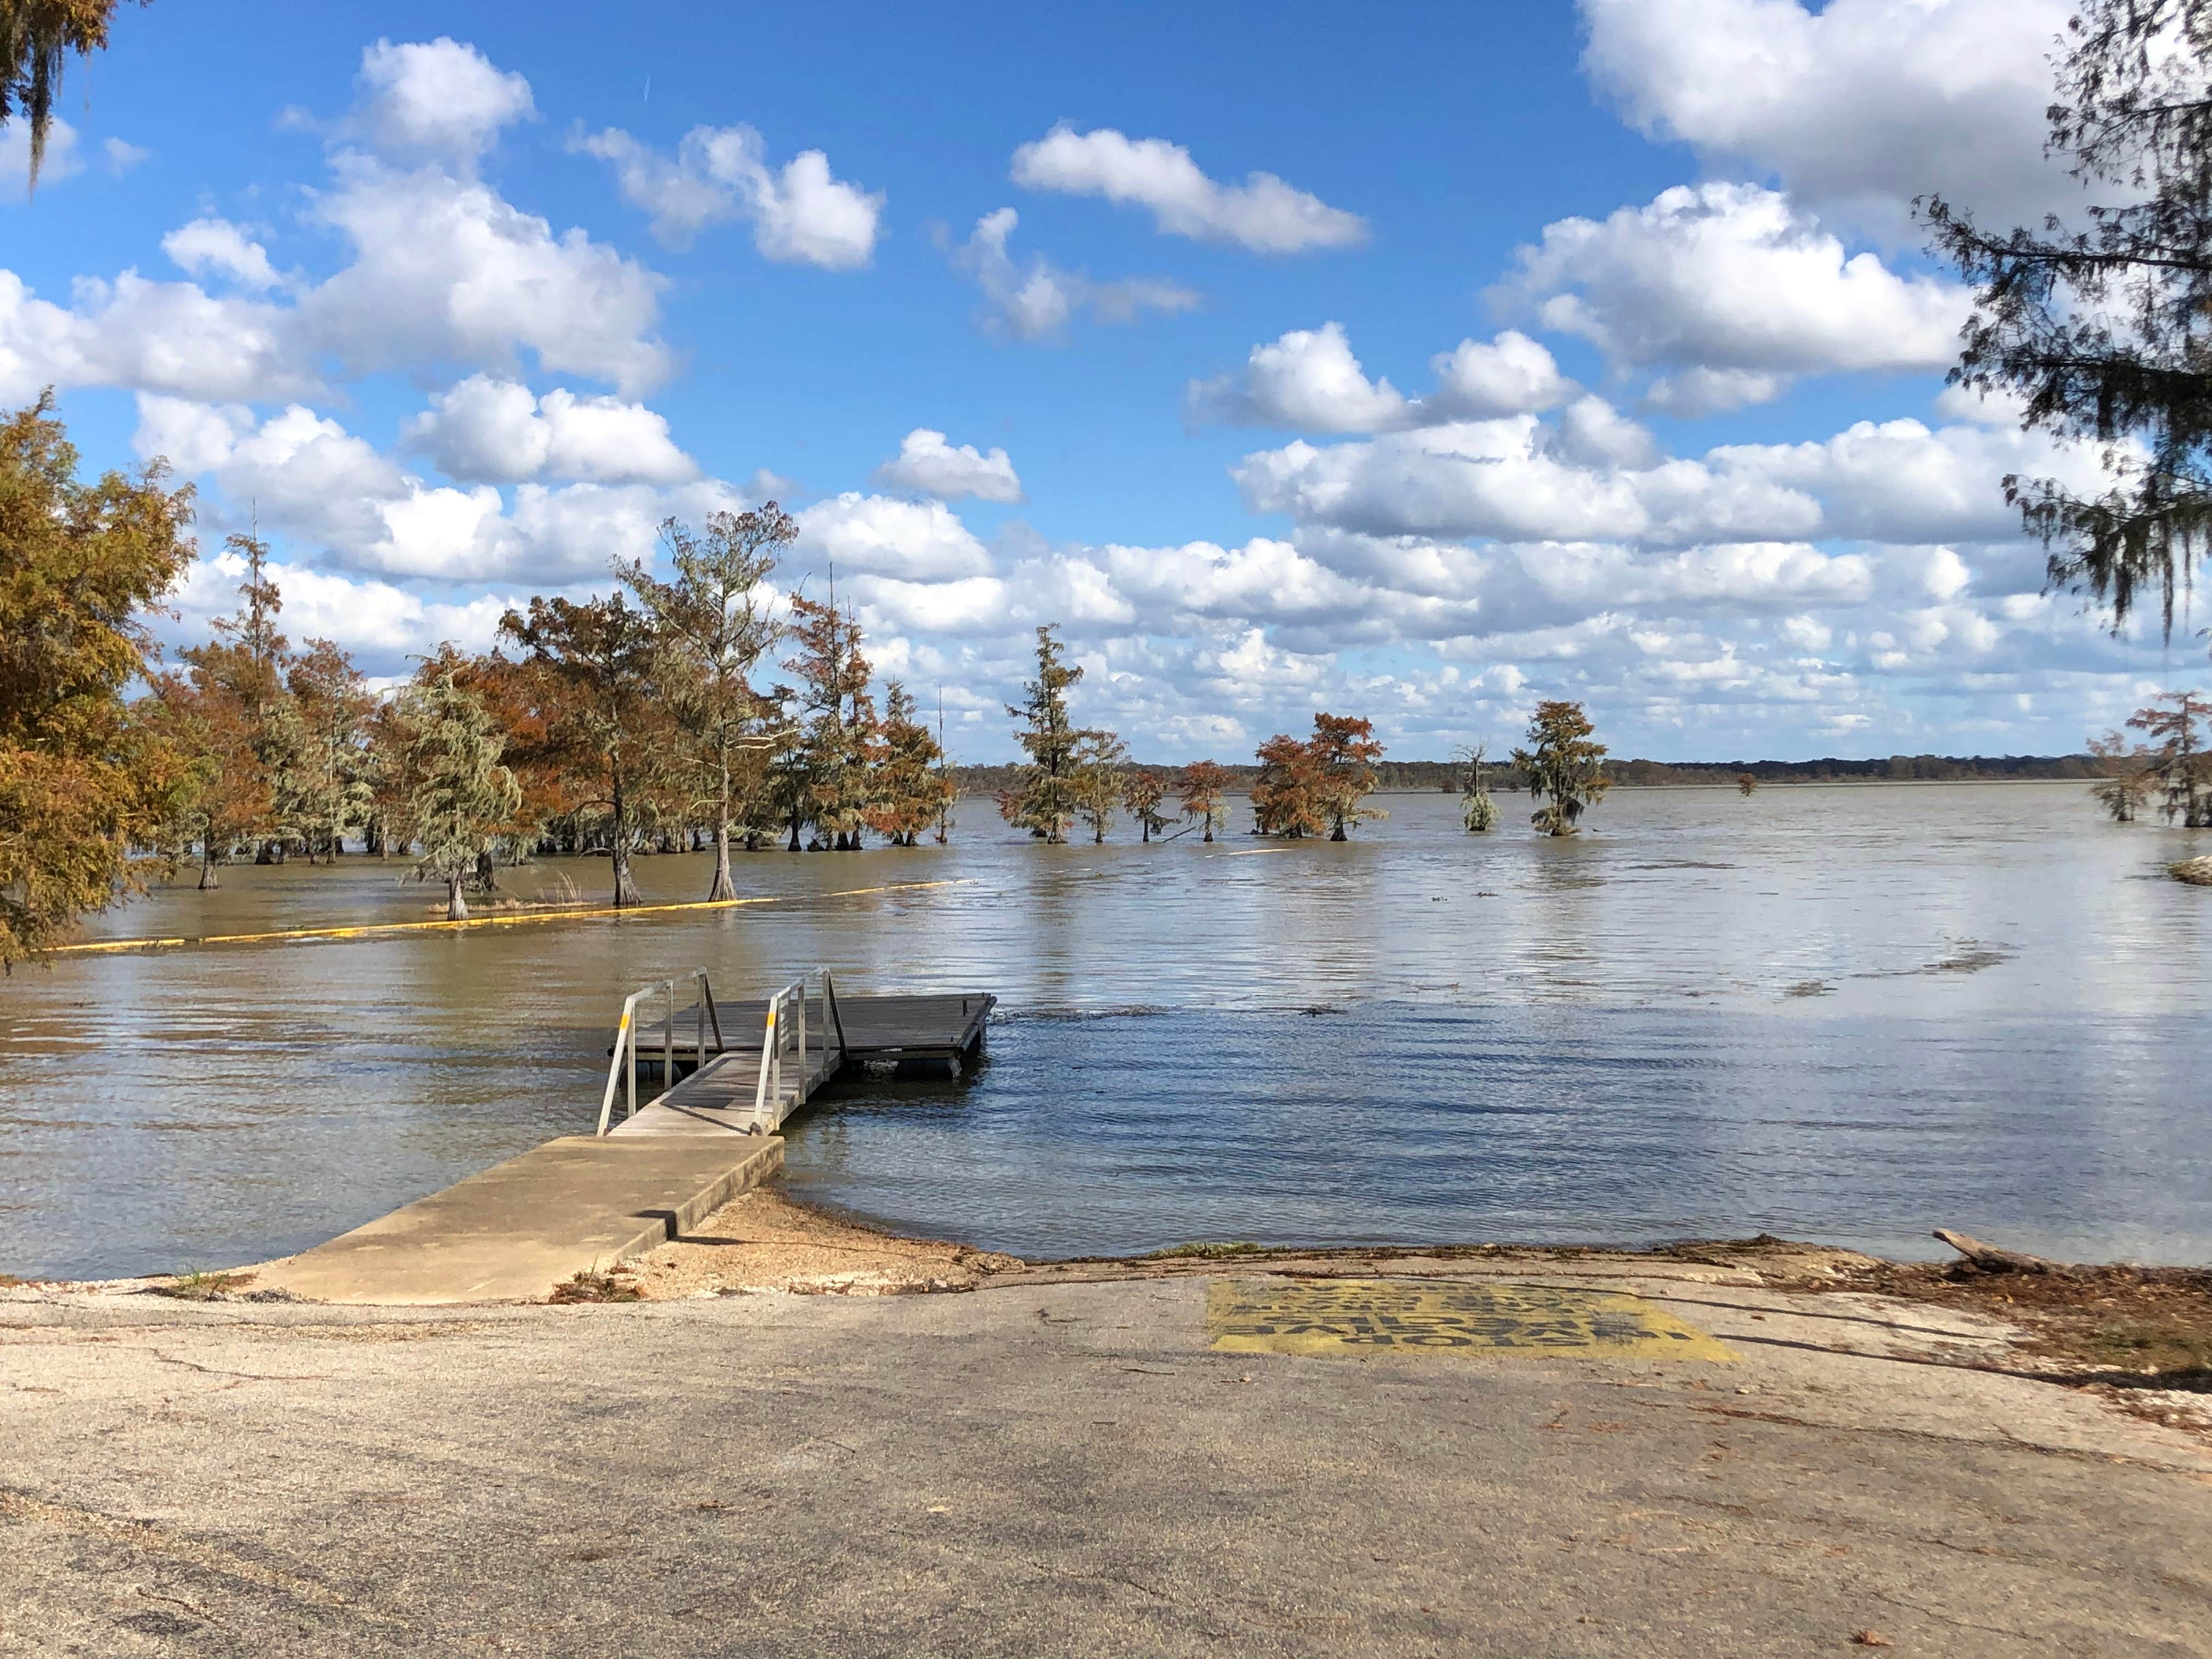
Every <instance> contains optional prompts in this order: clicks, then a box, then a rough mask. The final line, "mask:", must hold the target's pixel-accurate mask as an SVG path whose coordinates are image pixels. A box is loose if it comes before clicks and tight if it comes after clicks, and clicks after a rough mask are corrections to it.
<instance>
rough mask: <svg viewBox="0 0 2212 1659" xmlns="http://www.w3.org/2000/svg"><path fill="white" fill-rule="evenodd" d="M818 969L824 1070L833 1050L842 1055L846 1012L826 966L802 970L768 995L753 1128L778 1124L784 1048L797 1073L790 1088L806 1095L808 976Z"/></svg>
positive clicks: (772, 1128)
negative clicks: (810, 971)
mask: <svg viewBox="0 0 2212 1659" xmlns="http://www.w3.org/2000/svg"><path fill="white" fill-rule="evenodd" d="M816 975H819V977H820V978H821V981H822V1017H823V1030H822V1070H823V1075H824V1076H827V1075H828V1074H829V1072H831V1071H832V1070H834V1069H835V1066H833V1064H832V1056H833V1055H834V1056H835V1059H836V1061H838V1062H842V1060H844V1058H845V1048H846V1044H845V1017H844V1015H843V1013H842V1012H840V1011H839V1009H838V1006H837V983H836V981H835V980H834V979H832V978H831V977H830V975H829V969H827V968H817V969H815V970H814V974H813V975H808V974H801V975H799V977H798V978H797V979H795V980H793V981H791V983H790V984H788V985H787V986H785V987H783V989H781V991H778V992H777V993H776V994H775V995H774V996H772V997H770V998H769V1001H768V1015H767V1018H765V1019H764V1020H763V1022H762V1024H761V1052H760V1071H759V1073H758V1075H757V1078H756V1079H755V1080H754V1083H753V1121H752V1124H751V1126H750V1127H751V1133H754V1134H774V1133H775V1132H776V1130H777V1129H778V1128H780V1127H781V1126H782V1123H783V1119H784V1116H785V1112H784V1094H785V1088H784V1080H783V1066H784V1060H785V1057H786V1055H787V1054H788V1055H789V1056H790V1058H791V1061H792V1065H793V1071H794V1073H795V1075H794V1076H793V1081H792V1084H791V1088H790V1092H791V1093H792V1094H793V1095H795V1096H796V1097H798V1099H799V1100H800V1101H803V1100H805V1097H806V1048H807V1031H806V981H808V979H810V978H812V977H814V976H816ZM833 1043H834V1046H833ZM794 1109H796V1103H794Z"/></svg>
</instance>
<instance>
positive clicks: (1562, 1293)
mask: <svg viewBox="0 0 2212 1659" xmlns="http://www.w3.org/2000/svg"><path fill="white" fill-rule="evenodd" d="M1206 1334H1207V1336H1208V1337H1209V1338H1211V1339H1212V1346H1213V1347H1214V1348H1215V1349H1217V1350H1218V1351H1219V1352H1224V1353H1293V1354H1310V1355H1319V1356H1322V1357H1334V1358H1354V1357H1357V1356H1358V1355H1362V1354H1372V1353H1381V1352H1413V1353H1455V1354H1480V1355H1486V1356H1510V1355H1516V1354H1537V1355H1541V1354H1554V1355H1561V1356H1566V1357H1576V1356H1583V1355H1590V1356H1595V1357H1598V1358H1673V1359H1717V1360H1732V1359H1734V1358H1736V1356H1735V1354H1734V1353H1732V1352H1729V1350H1728V1349H1727V1348H1725V1347H1723V1346H1722V1345H1721V1344H1720V1343H1719V1342H1717V1341H1716V1340H1713V1338H1711V1337H1710V1336H1708V1335H1706V1334H1705V1332H1703V1331H1700V1330H1698V1329H1695V1328H1692V1327H1691V1326H1688V1325H1685V1324H1684V1323H1683V1322H1681V1321H1680V1320H1679V1319H1676V1318H1675V1317H1674V1316H1673V1315H1671V1314H1668V1313H1662V1311H1661V1310H1658V1309H1657V1308H1655V1307H1653V1306H1652V1305H1651V1304H1650V1303H1649V1302H1646V1301H1644V1299H1643V1298H1642V1297H1635V1296H1626V1295H1623V1294H1622V1293H1620V1291H1582V1290H1568V1289H1562V1288H1559V1287H1556V1286H1553V1285H1488V1284H1446V1283H1441V1282H1438V1281H1437V1280H1434V1279H1429V1280H1415V1279H1282V1280H1276V1279H1237V1280H1227V1279H1216V1280H1214V1281H1213V1282H1212V1284H1210V1285H1207V1286H1206Z"/></svg>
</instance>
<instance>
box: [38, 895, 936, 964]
mask: <svg viewBox="0 0 2212 1659" xmlns="http://www.w3.org/2000/svg"><path fill="white" fill-rule="evenodd" d="M977 880H978V878H976V877H974V876H962V877H956V878H949V879H946V880H943V881H903V882H893V883H890V884H888V885H885V886H882V887H850V888H846V889H844V890H842V891H839V892H834V893H763V894H758V895H756V896H752V897H750V898H727V899H689V900H684V901H683V902H675V903H668V904H631V905H622V906H617V905H611V904H610V905H594V906H592V908H588V909H571V908H560V909H546V910H523V911H513V912H509V913H508V914H507V915H492V916H463V917H461V918H459V920H457V921H456V920H448V919H447V918H445V917H442V916H441V917H439V918H438V919H437V920H436V921H374V922H360V923H356V924H354V925H352V926H350V927H294V928H288V929H284V930H282V931H278V932H272V933H206V934H202V935H200V936H198V937H197V938H181V939H91V940H88V941H85V942H83V943H82V944H77V945H54V946H52V947H51V948H50V949H48V950H46V951H41V952H40V955H42V956H57V957H58V956H100V955H108V954H112V953H113V952H115V951H174V950H181V949H183V948H185V946H187V945H273V944H282V943H283V942H285V941H288V940H293V939H379V938H382V937H385V936H386V935H388V934H394V933H427V932H435V931H437V930H439V929H448V930H459V929H462V928H468V927H515V926H518V925H520V924H521V923H525V922H538V921H604V920H615V919H619V918H621V917H624V916H650V915H665V914H669V913H671V912H676V911H684V910H729V909H735V908H738V907H739V906H742V905H750V904H789V903H793V902H796V901H799V900H801V899H809V898H855V897H859V896H862V895H865V894H869V893H902V892H910V891H916V890H921V889H924V888H931V887H971V886H974V885H975V883H976V881H977Z"/></svg>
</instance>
